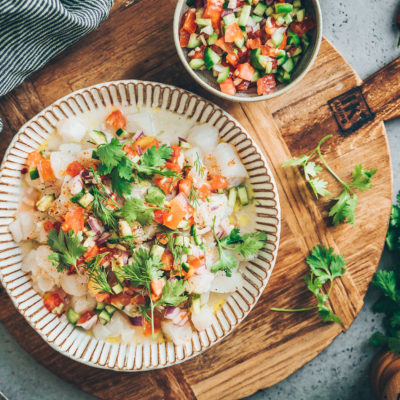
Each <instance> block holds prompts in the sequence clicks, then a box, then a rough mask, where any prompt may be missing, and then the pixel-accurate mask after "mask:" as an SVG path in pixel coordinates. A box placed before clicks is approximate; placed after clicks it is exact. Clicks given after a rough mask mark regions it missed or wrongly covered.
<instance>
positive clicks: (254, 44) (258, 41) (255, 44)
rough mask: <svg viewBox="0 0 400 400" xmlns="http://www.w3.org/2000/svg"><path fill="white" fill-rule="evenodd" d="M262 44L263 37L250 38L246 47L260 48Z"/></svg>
mask: <svg viewBox="0 0 400 400" xmlns="http://www.w3.org/2000/svg"><path fill="white" fill-rule="evenodd" d="M260 46H261V39H260V38H259V37H256V38H255V39H248V40H247V42H246V47H248V48H249V49H258V48H259V47H260Z"/></svg>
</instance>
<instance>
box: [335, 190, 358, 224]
mask: <svg viewBox="0 0 400 400" xmlns="http://www.w3.org/2000/svg"><path fill="white" fill-rule="evenodd" d="M332 200H333V201H336V203H335V204H334V205H333V206H332V208H331V209H330V211H329V216H330V217H333V219H332V221H333V225H335V226H337V225H339V224H344V223H345V222H348V223H352V224H353V225H355V211H356V206H357V203H358V198H357V196H356V195H355V194H353V196H352V195H350V193H349V191H348V190H347V189H344V190H343V191H342V193H340V195H339V196H338V197H335V198H333V199H332Z"/></svg>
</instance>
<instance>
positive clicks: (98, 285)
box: [86, 253, 113, 294]
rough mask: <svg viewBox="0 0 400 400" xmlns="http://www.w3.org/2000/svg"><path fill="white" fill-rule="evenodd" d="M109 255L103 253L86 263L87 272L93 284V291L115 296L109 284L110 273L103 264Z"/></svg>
mask: <svg viewBox="0 0 400 400" xmlns="http://www.w3.org/2000/svg"><path fill="white" fill-rule="evenodd" d="M107 254H108V253H102V254H99V255H97V256H96V257H94V258H92V259H91V260H90V261H89V262H87V263H86V271H87V273H88V275H89V279H90V281H91V282H92V286H93V289H94V290H96V291H98V292H99V293H110V294H113V291H112V289H111V286H110V284H109V283H108V272H107V269H106V268H104V267H103V266H102V265H101V263H102V261H103V259H104V257H105V256H106V255H107Z"/></svg>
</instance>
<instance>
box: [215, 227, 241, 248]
mask: <svg viewBox="0 0 400 400" xmlns="http://www.w3.org/2000/svg"><path fill="white" fill-rule="evenodd" d="M220 242H221V244H222V245H229V244H236V243H243V239H242V236H241V235H240V230H239V228H233V229H232V230H231V233H230V234H229V235H228V236H225V237H224V238H222V239H221V240H220Z"/></svg>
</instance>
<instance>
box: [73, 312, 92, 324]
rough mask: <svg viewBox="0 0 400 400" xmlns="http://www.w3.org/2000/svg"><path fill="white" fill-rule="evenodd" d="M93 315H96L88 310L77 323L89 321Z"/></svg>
mask: <svg viewBox="0 0 400 400" xmlns="http://www.w3.org/2000/svg"><path fill="white" fill-rule="evenodd" d="M93 315H94V312H93V311H86V312H84V313H83V314H82V315H81V316H80V318H79V319H78V322H77V323H78V324H84V323H85V322H87V321H89V319H91V318H92V317H93Z"/></svg>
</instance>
